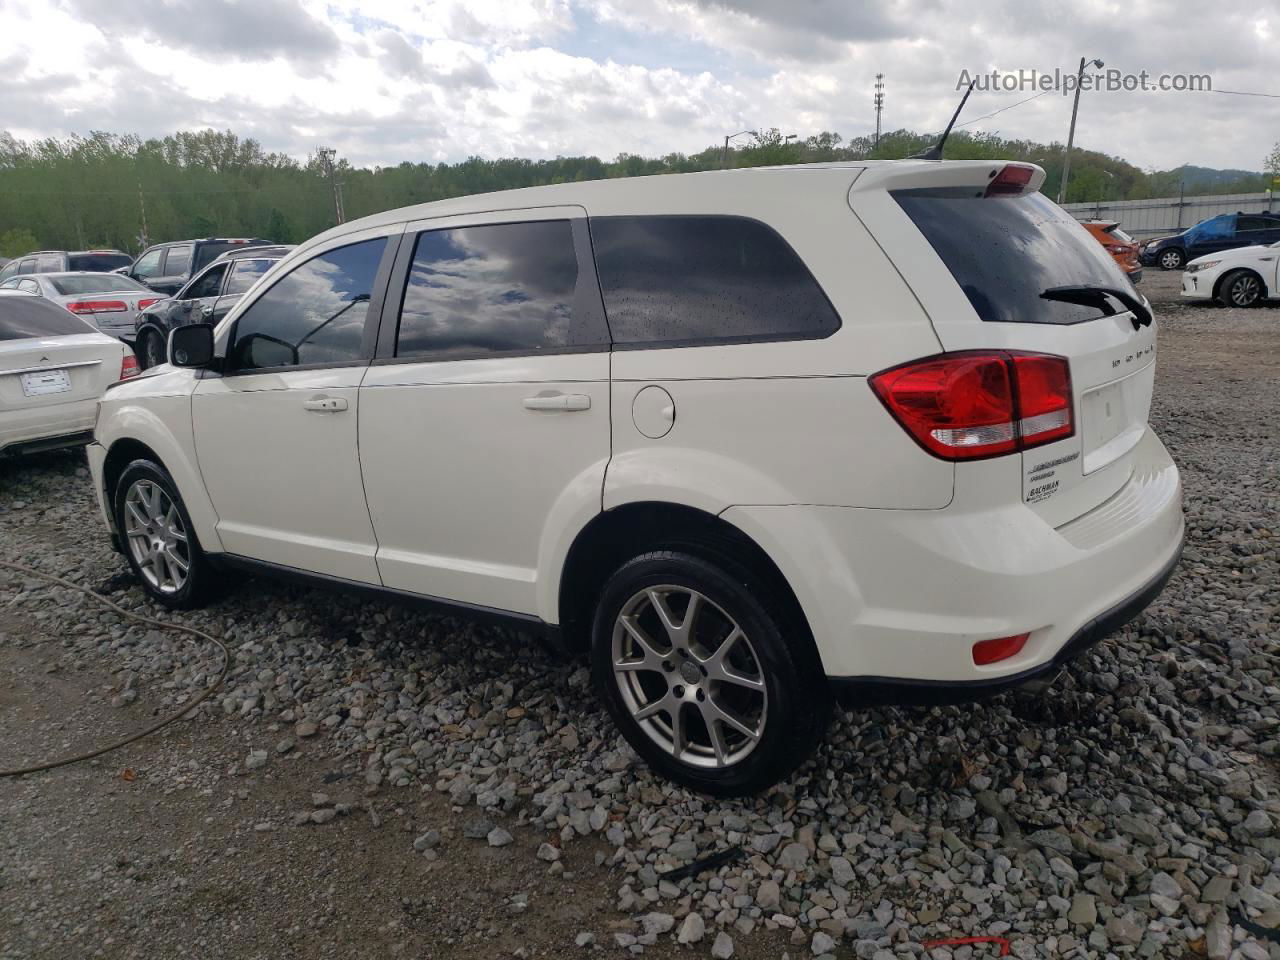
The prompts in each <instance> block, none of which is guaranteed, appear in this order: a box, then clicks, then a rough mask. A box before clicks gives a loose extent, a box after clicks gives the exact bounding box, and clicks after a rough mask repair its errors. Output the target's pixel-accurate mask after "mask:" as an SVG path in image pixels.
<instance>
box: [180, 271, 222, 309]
mask: <svg viewBox="0 0 1280 960" xmlns="http://www.w3.org/2000/svg"><path fill="white" fill-rule="evenodd" d="M226 272H227V265H226V264H225V263H223V264H219V265H218V266H216V267H210V268H209V269H208V270H206V271H205V272H204V273H202V274H200V276H199V278H197V279H196V280H193V281H192V282H191V285H190V286H189V287H187V289H186V292H185V293H183V294H182V297H183V299H184V300H201V299H203V298H205V297H216V296H217V295H218V291H219V290H220V289H221V288H222V278H223V276H224V275H225V274H226Z"/></svg>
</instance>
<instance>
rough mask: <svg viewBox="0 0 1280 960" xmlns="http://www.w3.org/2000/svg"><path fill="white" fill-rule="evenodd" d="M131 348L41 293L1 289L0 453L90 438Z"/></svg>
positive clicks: (123, 375)
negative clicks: (105, 397)
mask: <svg viewBox="0 0 1280 960" xmlns="http://www.w3.org/2000/svg"><path fill="white" fill-rule="evenodd" d="M137 375H138V361H137V358H136V357H134V355H133V351H132V350H130V349H129V348H128V347H126V346H125V345H124V344H122V343H121V342H120V341H119V340H116V339H114V338H112V337H109V336H107V335H106V334H103V333H99V332H98V331H97V330H94V329H93V327H92V326H90V325H89V323H88V322H86V321H84V320H81V319H80V318H79V317H75V316H72V315H71V314H70V313H68V312H67V311H66V310H64V309H62V308H61V307H58V306H55V305H54V304H52V303H50V302H49V301H48V300H45V299H44V298H42V297H37V296H33V295H32V294H30V293H25V292H22V291H16V290H0V457H4V456H13V455H19V454H24V453H34V452H36V451H39V450H54V449H57V448H59V447H71V446H77V445H80V444H84V443H88V442H89V440H90V439H92V437H93V421H94V417H95V416H96V413H97V403H98V398H99V397H100V396H102V392H103V391H104V390H105V389H106V388H107V386H108V385H109V384H112V383H115V382H116V381H118V380H125V379H128V378H129V377H134V376H137Z"/></svg>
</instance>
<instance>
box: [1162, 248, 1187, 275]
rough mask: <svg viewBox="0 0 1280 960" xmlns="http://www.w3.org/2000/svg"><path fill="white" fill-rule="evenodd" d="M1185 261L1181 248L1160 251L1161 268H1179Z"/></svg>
mask: <svg viewBox="0 0 1280 960" xmlns="http://www.w3.org/2000/svg"><path fill="white" fill-rule="evenodd" d="M1186 262H1187V258H1186V255H1185V254H1183V252H1182V251H1181V250H1178V249H1173V250H1163V251H1161V253H1160V269H1161V270H1181V269H1182V267H1183V265H1184V264H1185V263H1186Z"/></svg>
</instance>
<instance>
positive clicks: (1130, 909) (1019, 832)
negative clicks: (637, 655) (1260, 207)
mask: <svg viewBox="0 0 1280 960" xmlns="http://www.w3.org/2000/svg"><path fill="white" fill-rule="evenodd" d="M1144 288H1145V290H1146V292H1147V294H1148V295H1149V296H1150V297H1151V298H1152V300H1153V302H1154V303H1155V306H1156V308H1157V311H1158V314H1159V316H1160V317H1161V321H1162V324H1163V328H1162V331H1161V340H1160V349H1161V356H1160V361H1159V362H1160V367H1159V371H1160V372H1159V377H1158V385H1157V399H1156V405H1155V410H1154V413H1153V418H1152V419H1153V422H1154V423H1155V425H1156V427H1157V429H1158V430H1159V432H1160V434H1161V436H1162V437H1163V438H1164V439H1165V442H1166V443H1167V444H1168V446H1169V448H1170V449H1171V451H1172V452H1173V455H1174V457H1175V458H1176V459H1177V461H1178V463H1179V464H1180V466H1181V467H1182V470H1183V480H1184V484H1185V487H1186V510H1187V519H1188V543H1187V549H1186V554H1185V559H1184V562H1183V564H1182V566H1181V568H1180V570H1179V572H1178V573H1177V574H1176V575H1175V577H1174V579H1173V580H1172V582H1171V583H1170V584H1169V586H1168V588H1167V589H1166V591H1165V593H1164V594H1163V595H1162V596H1161V598H1160V599H1159V600H1158V601H1157V602H1156V603H1155V604H1154V605H1153V606H1152V607H1151V608H1150V609H1149V610H1148V611H1147V612H1146V614H1145V615H1143V616H1142V617H1140V618H1139V619H1138V620H1136V621H1135V622H1134V623H1133V624H1131V625H1130V626H1129V627H1127V628H1126V629H1125V630H1124V631H1123V633H1122V634H1119V635H1117V636H1116V637H1114V638H1113V639H1112V640H1110V641H1109V642H1107V643H1105V644H1103V645H1101V646H1100V647H1098V648H1097V649H1095V650H1094V651H1092V652H1091V653H1090V654H1088V655H1086V656H1085V657H1084V658H1083V659H1082V660H1080V661H1079V662H1077V663H1076V664H1073V665H1072V666H1071V667H1070V668H1069V670H1068V671H1067V672H1066V674H1065V675H1064V676H1063V677H1062V678H1061V679H1060V680H1059V681H1058V683H1057V684H1056V685H1055V686H1054V687H1053V688H1052V689H1051V690H1050V691H1048V692H1047V693H1044V694H1041V695H1034V696H1033V695H1030V694H1028V693H1025V692H1023V693H1012V694H1007V695H1004V696H1001V697H999V698H997V699H994V700H991V701H989V702H986V703H984V704H981V705H979V706H976V707H954V708H935V709H928V710H926V709H876V710H859V711H853V712H848V713H845V714H844V715H843V716H839V717H837V719H836V722H835V724H834V725H833V728H832V731H831V734H830V736H829V738H828V740H827V742H826V743H825V745H824V746H823V747H822V748H821V749H820V750H819V751H818V753H817V755H816V757H815V758H814V759H813V760H812V761H811V762H810V763H809V764H807V765H806V766H805V767H804V768H803V769H802V770H801V771H800V772H799V773H798V774H797V775H796V776H795V777H793V778H792V779H791V780H790V781H789V782H787V783H785V784H783V785H781V786H780V787H778V788H776V789H775V790H773V791H772V792H771V793H770V794H769V795H767V796H764V797H760V798H756V799H754V800H751V801H746V802H739V801H719V800H712V799H708V798H705V797H701V796H698V795H695V794H691V793H689V792H687V791H685V790H683V789H680V788H677V787H673V786H672V785H670V784H668V783H666V782H664V781H662V780H660V779H657V778H655V777H653V776H651V775H650V774H649V772H648V771H647V770H646V769H645V768H644V766H643V765H642V764H640V763H638V762H637V760H636V759H635V757H634V755H633V754H632V753H631V751H630V750H629V749H628V748H627V747H626V746H625V744H624V743H623V742H622V741H621V740H620V738H619V737H618V735H617V733H616V731H615V730H614V729H613V727H612V725H611V724H610V722H609V721H608V719H607V718H606V716H605V714H604V712H603V710H602V709H601V708H600V707H598V706H597V705H596V702H595V700H594V698H593V697H592V696H591V694H590V690H589V684H588V678H587V671H586V670H585V669H584V668H583V666H582V665H581V664H578V663H566V662H563V661H561V660H558V659H557V658H556V657H555V656H554V655H552V654H551V653H549V652H548V651H546V650H544V649H543V648H542V647H540V646H539V645H538V644H537V643H536V642H534V641H533V640H531V639H529V638H528V637H525V636H521V635H519V634H515V633H511V632H503V631H498V630H494V629H491V628H478V627H475V626H472V625H469V624H466V623H462V622H459V621H453V620H448V619H441V618H436V617H431V616H426V615H423V614H421V613H417V612H413V611H410V610H407V609H404V608H401V607H397V606H393V605H387V604H383V603H373V602H365V601H360V600H355V599H350V598H346V597H340V596H333V595H328V594H324V593H319V592H315V591H309V590H304V589H300V588H293V587H286V586H280V585H275V584H271V583H266V582H260V581H245V582H242V583H240V584H238V585H236V586H235V587H234V588H233V589H232V591H231V592H230V593H229V594H228V596H227V597H226V598H225V599H223V600H221V601H220V602H219V603H217V604H216V605H215V606H213V607H211V608H210V609H208V610H206V611H202V612H198V613H193V614H183V615H175V616H180V617H181V619H182V620H183V621H184V622H189V623H192V624H195V625H197V626H200V627H202V628H205V629H208V630H210V631H211V632H214V633H217V634H218V635H220V636H223V637H224V638H225V639H226V640H227V642H228V643H229V645H230V646H231V648H232V652H233V655H234V662H233V666H232V673H231V676H230V678H229V680H228V682H227V685H226V687H225V689H224V690H222V691H221V692H220V693H219V694H218V695H217V696H215V698H214V699H213V700H212V701H210V702H209V703H208V704H207V705H206V707H205V708H202V709H201V711H200V712H199V714H198V716H197V717H196V718H194V719H192V720H190V721H185V722H182V723H179V724H177V725H175V726H174V727H171V728H169V729H168V730H166V731H164V732H163V733H162V734H160V735H158V736H156V737H154V738H151V739H149V740H147V741H144V742H142V743H140V744H136V745H134V746H132V747H129V748H127V749H125V750H123V751H120V752H119V753H115V754H111V755H109V756H106V757H103V758H101V759H100V760H98V761H95V762H92V763H89V764H81V765H79V766H76V767H73V768H69V769H64V770H60V771H57V772H54V773H49V774H43V775H37V776H32V777H25V778H21V779H19V780H10V781H2V782H0V957H2V958H4V960H10V958H18V957H23V958H26V957H51V958H52V957H58V958H63V957H82V956H105V957H147V958H159V957H179V956H200V957H201V958H213V957H237V958H249V957H267V956H270V957H281V956H325V957H346V956H352V957H355V956H361V957H365V956H391V957H401V956H403V957H464V958H470V957H476V958H479V957H511V956H547V957H558V956H578V955H584V956H585V955H590V954H592V953H604V954H607V955H611V956H620V955H626V954H628V953H631V954H640V953H644V954H645V955H646V956H657V957H672V956H677V955H679V956H689V955H696V956H712V957H728V956H735V957H746V958H764V957H772V958H777V957H781V956H787V955H789V956H790V957H793V958H802V957H804V958H808V957H811V956H820V957H824V956H835V957H842V958H843V957H858V958H871V960H889V958H893V957H905V956H924V955H927V956H929V957H936V958H944V957H955V958H968V957H971V956H972V957H983V956H994V955H995V952H996V951H995V950H994V949H993V948H992V947H990V946H958V947H947V946H938V947H933V948H931V949H929V948H926V947H924V946H923V945H922V944H924V943H925V942H926V941H930V940H934V939H938V938H948V937H963V936H987V935H990V936H1003V937H1006V938H1008V939H1009V940H1010V941H1011V942H1012V950H1013V954H1014V955H1015V956H1018V957H1041V956H1043V957H1055V956H1061V957H1099V958H1101V957H1110V956H1117V957H1127V956H1137V957H1144V958H1148V957H1171V958H1180V957H1204V956H1208V957H1211V958H1215V960H1216V958H1225V957H1228V956H1232V957H1236V956H1238V957H1243V958H1265V957H1275V958H1280V943H1276V942H1273V941H1271V940H1269V939H1268V938H1267V937H1266V935H1265V933H1263V932H1261V931H1262V930H1263V928H1274V927H1280V827H1278V826H1277V824H1280V820H1278V819H1277V818H1278V817H1280V781H1278V779H1277V777H1278V774H1280V724H1278V720H1277V718H1278V716H1280V715H1278V712H1277V710H1278V708H1280V683H1278V677H1277V669H1278V667H1280V658H1277V654H1276V649H1275V647H1276V641H1277V638H1280V535H1278V533H1277V525H1278V524H1280V520H1278V519H1277V506H1278V504H1280V469H1278V468H1277V437H1278V436H1280V306H1269V307H1264V308H1261V309H1256V310H1247V311H1245V310H1223V309H1217V308H1205V307H1196V308H1188V307H1183V306H1182V305H1180V304H1178V303H1177V302H1176V296H1177V294H1176V275H1168V274H1160V273H1158V272H1155V271H1149V272H1148V275H1147V280H1146V282H1145V283H1144ZM0 557H4V558H6V559H12V560H17V561H19V562H24V563H28V564H31V565H33V566H36V567H38V568H40V569H43V570H48V571H50V572H55V573H58V574H60V575H63V576H67V577H69V578H71V579H74V580H77V581H80V582H83V583H86V584H91V585H104V587H103V588H104V589H105V590H108V591H110V592H111V596H112V598H113V599H114V600H116V601H117V602H120V603H123V604H125V605H126V606H129V607H133V608H137V609H138V610H139V611H141V612H146V613H148V614H150V615H153V616H159V614H157V613H156V611H155V610H154V609H153V608H151V607H149V606H148V605H147V604H146V603H145V602H144V601H143V600H142V597H141V592H140V590H139V589H138V588H137V587H136V585H133V584H131V583H130V582H129V581H128V580H127V579H126V578H120V577H118V576H116V575H118V574H119V573H120V572H121V570H122V569H123V563H122V561H121V560H120V559H119V558H118V557H116V556H115V555H113V554H112V553H111V552H110V550H109V548H108V546H107V544H106V540H105V537H104V535H103V533H102V530H101V529H100V525H99V522H98V519H97V516H96V511H95V508H94V506H93V500H92V493H91V490H90V485H89V481H88V479H87V473H86V471H85V470H84V469H83V460H82V459H81V457H80V456H79V455H78V454H62V455H47V456H44V457H39V458H34V459H30V460H27V461H23V462H19V463H4V464H0ZM164 616H168V615H164ZM217 662H218V661H217V657H216V655H215V654H213V653H212V652H210V651H206V650H204V649H199V648H193V646H192V645H191V644H190V643H188V642H187V641H186V640H184V639H182V638H180V637H179V636H178V635H176V634H172V635H170V634H162V633H158V632H155V631H153V630H151V629H148V628H143V627H140V626H134V625H130V624H128V623H125V622H122V621H121V620H120V619H119V618H118V617H116V616H115V615H114V614H111V613H109V612H106V611H99V610H98V609H97V608H95V607H93V606H91V605H90V601H88V600H87V598H83V597H79V596H75V595H72V594H70V593H69V592H68V591H64V590H59V589H52V590H51V589H49V588H47V587H46V586H45V585H44V584H43V583H40V582H38V581H34V580H26V579H25V578H23V577H20V576H6V575H5V574H4V573H3V572H0V671H2V672H3V675H4V676H5V677H6V678H9V679H6V680H5V681H3V683H2V684H0V716H3V718H4V727H3V729H4V734H3V735H2V736H0V767H4V766H11V765H15V764H16V763H17V762H18V761H19V760H22V759H27V760H30V759H35V758H37V757H43V756H47V755H51V754H52V755H57V754H62V753H67V752H72V751H73V750H77V749H80V748H82V747H83V746H85V745H87V744H89V743H97V742H102V741H104V740H106V739H109V738H111V737H114V736H116V735H119V734H120V733H123V732H126V731H128V730H130V729H136V728H138V727H140V726H142V725H143V724H144V722H145V721H146V720H147V719H149V718H150V717H151V716H152V715H153V714H157V712H159V711H164V710H167V709H172V708H173V707H174V706H176V705H178V704H180V703H181V702H183V701H184V700H185V699H187V698H189V697H191V696H192V695H193V691H194V690H196V689H197V688H199V687H201V686H203V685H204V684H205V683H207V682H208V678H209V677H210V676H211V675H212V674H213V673H214V672H215V670H216V668H217ZM722 851H730V852H731V853H732V854H733V855H734V856H736V859H732V860H730V861H729V862H728V863H723V864H721V865H719V866H713V867H711V868H710V869H708V870H706V871H705V872H702V873H700V874H698V875H696V876H693V877H685V878H682V879H673V877H678V876H679V874H671V873H670V871H672V870H678V869H680V868H682V867H685V866H688V865H689V864H690V863H691V862H694V861H696V860H698V859H699V858H703V857H706V856H708V855H712V854H715V853H718V852H722ZM1277 936H1280V934H1278V935H1277Z"/></svg>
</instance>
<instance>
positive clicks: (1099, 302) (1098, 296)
mask: <svg viewBox="0 0 1280 960" xmlns="http://www.w3.org/2000/svg"><path fill="white" fill-rule="evenodd" d="M1108 298H1110V299H1108ZM1040 299H1041V300H1059V301H1061V302H1063V303H1078V304H1080V305H1081V306H1083V307H1102V308H1103V309H1104V310H1106V311H1107V316H1113V315H1114V314H1116V313H1118V312H1119V311H1118V310H1116V308H1115V307H1114V306H1112V304H1111V300H1118V301H1120V303H1122V304H1123V305H1124V307H1125V309H1127V310H1131V311H1133V329H1135V330H1137V329H1138V328H1139V327H1147V326H1150V325H1151V308H1150V307H1148V306H1147V304H1146V303H1145V302H1144V301H1142V300H1141V299H1140V298H1138V297H1135V296H1134V295H1133V294H1132V293H1129V292H1127V291H1125V290H1121V289H1119V288H1118V287H1096V286H1094V285H1093V284H1088V283H1080V284H1067V285H1065V286H1061V287H1050V288H1049V289H1048V290H1045V291H1044V292H1042V293H1041V294H1040Z"/></svg>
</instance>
